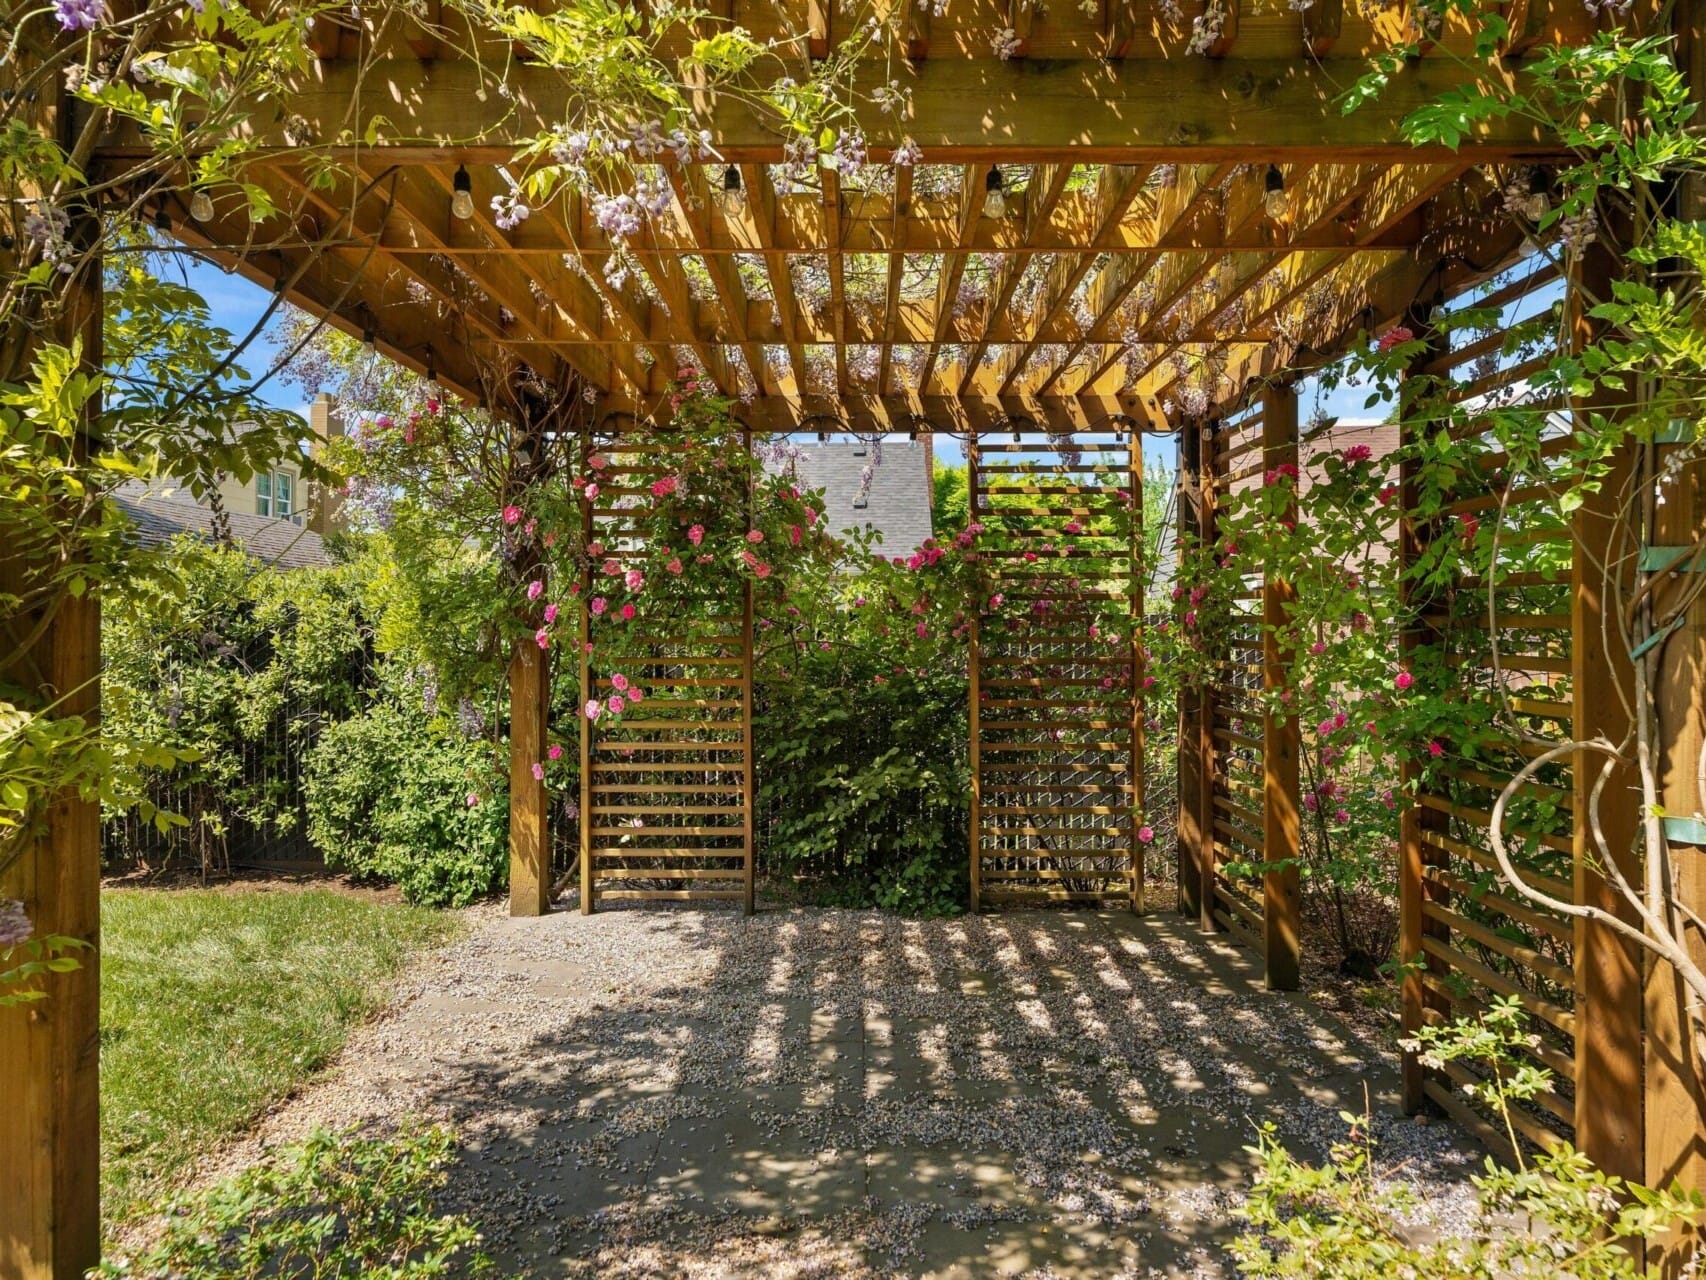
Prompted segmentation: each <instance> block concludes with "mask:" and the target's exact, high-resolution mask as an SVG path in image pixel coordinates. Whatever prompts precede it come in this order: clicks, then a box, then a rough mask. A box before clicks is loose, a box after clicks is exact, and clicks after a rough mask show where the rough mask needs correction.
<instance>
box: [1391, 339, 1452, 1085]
mask: <svg viewBox="0 0 1706 1280" xmlns="http://www.w3.org/2000/svg"><path fill="white" fill-rule="evenodd" d="M1411 319H1412V321H1413V323H1412V330H1413V331H1414V332H1415V333H1417V334H1420V335H1422V336H1423V337H1424V338H1426V339H1428V342H1427V346H1426V347H1425V348H1424V350H1423V351H1422V353H1421V354H1420V355H1419V356H1418V357H1417V359H1416V362H1415V363H1414V364H1413V365H1412V366H1411V368H1410V371H1409V377H1408V378H1407V379H1406V381H1405V383H1404V385H1403V387H1402V388H1401V393H1400V397H1399V405H1400V408H1399V419H1398V422H1399V426H1398V432H1399V444H1400V448H1401V449H1403V450H1404V460H1403V461H1402V462H1401V463H1400V464H1399V471H1398V487H1399V492H1400V495H1401V496H1400V498H1399V509H1400V510H1401V511H1404V512H1406V513H1408V512H1412V511H1415V510H1417V508H1418V506H1419V502H1420V497H1421V474H1420V468H1419V466H1418V465H1417V463H1416V462H1415V461H1413V460H1412V457H1411V453H1410V447H1411V446H1412V445H1413V444H1415V442H1416V441H1417V440H1418V439H1422V438H1424V437H1426V436H1427V435H1428V433H1429V431H1430V430H1431V429H1432V425H1433V424H1432V420H1431V419H1430V418H1429V417H1428V416H1427V412H1426V406H1425V404H1423V403H1421V402H1420V401H1421V397H1420V396H1419V394H1418V392H1417V388H1418V387H1421V386H1424V385H1425V384H1423V383H1420V382H1417V381H1415V379H1417V378H1420V377H1425V376H1426V375H1427V373H1428V370H1429V367H1430V365H1431V364H1432V362H1433V361H1434V360H1435V359H1437V358H1438V357H1439V356H1441V355H1443V354H1444V353H1445V352H1446V350H1447V349H1448V347H1449V343H1448V341H1447V340H1446V338H1445V337H1444V336H1443V335H1442V334H1440V333H1439V331H1438V330H1437V329H1434V328H1433V327H1432V326H1431V325H1429V324H1427V323H1426V321H1425V319H1424V318H1421V317H1412V318H1411ZM1433 534H1434V528H1433V525H1432V523H1431V522H1428V521H1423V520H1417V519H1415V518H1413V517H1411V516H1410V515H1408V514H1406V515H1405V516H1403V517H1402V518H1401V519H1400V520H1399V523H1398V531H1397V540H1398V548H1397V550H1398V564H1399V572H1398V591H1399V604H1400V612H1401V614H1402V616H1403V617H1405V618H1406V619H1408V621H1407V622H1406V625H1405V627H1404V630H1403V632H1402V633H1401V634H1400V635H1399V637H1398V655H1399V661H1400V663H1401V664H1402V665H1403V666H1404V667H1405V668H1406V669H1408V668H1409V667H1410V665H1411V661H1412V659H1413V658H1414V656H1415V654H1416V653H1417V651H1418V650H1425V649H1431V648H1432V647H1434V646H1437V645H1438V644H1439V643H1440V640H1441V637H1440V634H1439V631H1438V630H1437V629H1436V628H1435V627H1433V626H1432V625H1431V624H1429V623H1428V622H1426V621H1425V618H1426V617H1427V615H1428V613H1429V612H1430V611H1429V609H1428V608H1427V603H1428V600H1427V597H1426V594H1425V593H1424V591H1423V589H1422V588H1421V587H1420V586H1419V585H1418V583H1417V581H1416V579H1415V577H1414V576H1413V575H1414V574H1415V572H1416V569H1417V566H1418V565H1420V564H1421V563H1422V560H1423V558H1424V557H1425V556H1426V554H1427V550H1428V543H1429V541H1430V540H1431V539H1432V537H1433ZM1421 783H1422V768H1421V764H1420V762H1419V761H1418V760H1417V759H1416V758H1415V757H1414V756H1411V755H1408V754H1406V755H1405V756H1403V757H1402V758H1401V759H1400V760H1399V762H1398V790H1399V794H1400V795H1401V796H1403V797H1404V799H1405V804H1404V810H1403V812H1402V814H1401V815H1400V817H1399V822H1398V958H1399V961H1400V962H1401V963H1402V964H1404V965H1405V966H1406V967H1405V969H1404V970H1403V974H1404V977H1403V983H1402V987H1401V990H1400V993H1399V1023H1400V1027H1401V1029H1402V1031H1403V1034H1404V1036H1405V1038H1406V1039H1408V1038H1410V1037H1412V1036H1414V1035H1415V1034H1416V1033H1417V1032H1418V1031H1420V1030H1421V1029H1422V1028H1423V1027H1424V1026H1427V1025H1428V1022H1429V1020H1430V1019H1431V1018H1433V1017H1435V1016H1439V1017H1448V1016H1449V1015H1450V1005H1449V1004H1448V1003H1447V1001H1446V1000H1445V999H1444V997H1442V996H1441V995H1440V994H1439V993H1438V992H1437V991H1435V990H1434V989H1433V988H1432V987H1431V986H1430V985H1429V983H1428V981H1427V979H1428V976H1429V975H1430V974H1431V975H1439V976H1441V977H1443V974H1444V966H1443V965H1442V964H1441V963H1440V961H1439V960H1438V959H1437V958H1436V957H1434V956H1430V955H1427V954H1425V953H1424V951H1423V949H1422V946H1423V939H1424V938H1426V937H1428V936H1430V935H1432V936H1435V937H1440V938H1445V939H1449V936H1450V935H1449V931H1448V930H1446V929H1445V928H1444V926H1442V925H1440V924H1439V923H1438V922H1437V921H1435V920H1430V919H1429V918H1428V916H1427V914H1426V913H1425V911H1424V910H1423V906H1424V904H1425V903H1426V902H1428V901H1429V899H1430V896H1431V897H1433V898H1436V899H1438V900H1440V901H1444V900H1445V893H1446V891H1445V890H1444V889H1443V888H1441V887H1440V886H1439V884H1438V882H1437V881H1435V880H1433V879H1432V878H1430V877H1429V875H1428V871H1429V868H1431V867H1439V866H1444V865H1445V862H1446V857H1445V855H1444V854H1443V853H1442V852H1441V850H1440V847H1439V846H1438V845H1437V844H1435V843H1433V842H1432V840H1431V839H1430V837H1432V836H1437V835H1438V834H1440V833H1441V831H1442V828H1443V827H1444V825H1445V819H1444V815H1443V814H1441V813H1440V812H1439V811H1438V810H1435V809H1429V808H1426V807H1424V806H1423V805H1421V804H1419V803H1417V800H1416V797H1417V795H1418V793H1419V792H1420V790H1421ZM1427 1079H1428V1071H1427V1068H1425V1067H1423V1066H1422V1064H1421V1060H1420V1058H1419V1056H1418V1055H1417V1054H1416V1053H1412V1052H1409V1051H1406V1052H1405V1053H1404V1057H1403V1104H1404V1113H1405V1114H1406V1115H1415V1114H1417V1113H1418V1112H1420V1111H1422V1110H1423V1109H1424V1108H1425V1107H1426V1106H1427V1090H1426V1087H1425V1086H1426V1083H1427Z"/></svg>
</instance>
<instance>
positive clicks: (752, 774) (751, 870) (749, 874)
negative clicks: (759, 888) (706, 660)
mask: <svg viewBox="0 0 1706 1280" xmlns="http://www.w3.org/2000/svg"><path fill="white" fill-rule="evenodd" d="M740 441H741V450H742V456H743V457H744V458H746V459H751V457H752V432H751V430H749V429H746V428H743V429H742V430H741V433H740ZM752 518H753V494H752V480H751V478H750V476H749V478H748V480H747V490H746V527H747V528H749V529H750V528H752V527H753V523H752ZM740 677H741V685H740V730H741V733H740V740H741V744H742V750H741V759H743V760H745V761H746V764H745V767H744V768H743V769H742V770H741V798H740V803H741V809H742V811H743V813H742V819H741V821H742V824H743V830H744V832H745V846H746V859H745V866H746V875H745V878H744V880H743V882H742V888H743V889H745V891H746V897H745V898H744V899H743V906H744V908H745V911H746V914H747V915H751V914H752V913H753V909H754V905H755V904H754V897H755V878H756V876H757V873H758V867H757V863H758V851H757V850H756V849H755V848H754V847H753V843H752V811H753V808H754V807H755V806H756V804H757V794H758V792H757V780H758V768H757V765H756V763H755V762H754V760H753V758H752V755H753V747H754V743H753V737H752V583H751V581H750V580H748V581H747V583H746V586H745V589H744V591H743V593H742V596H741V626H740Z"/></svg>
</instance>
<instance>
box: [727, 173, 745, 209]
mask: <svg viewBox="0 0 1706 1280" xmlns="http://www.w3.org/2000/svg"><path fill="white" fill-rule="evenodd" d="M745 203H746V192H745V191H743V190H741V185H740V170H739V169H738V168H736V167H735V166H734V165H732V164H731V165H730V166H729V167H728V168H726V169H724V170H723V211H724V212H725V213H730V214H734V213H739V212H740V207H741V205H743V204H745Z"/></svg>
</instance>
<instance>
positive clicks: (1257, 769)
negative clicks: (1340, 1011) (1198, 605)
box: [1204, 405, 1266, 951]
mask: <svg viewBox="0 0 1706 1280" xmlns="http://www.w3.org/2000/svg"><path fill="white" fill-rule="evenodd" d="M1204 449H1205V450H1206V451H1208V454H1209V456H1208V457H1207V458H1206V459H1205V472H1204V476H1205V483H1206V484H1207V485H1208V486H1209V487H1210V489H1211V498H1212V502H1213V505H1214V506H1220V505H1224V503H1225V501H1226V500H1227V499H1228V498H1230V496H1231V495H1232V494H1233V493H1236V492H1240V491H1242V490H1244V489H1246V488H1248V487H1250V486H1251V485H1252V484H1260V483H1261V477H1262V473H1263V471H1264V470H1265V468H1266V463H1265V461H1264V459H1263V452H1262V412H1261V408H1260V406H1259V405H1258V406H1257V407H1256V408H1254V409H1250V410H1246V411H1245V412H1244V413H1242V414H1241V415H1240V416H1238V417H1237V418H1236V419H1234V420H1232V421H1230V422H1226V423H1224V424H1222V426H1221V429H1220V430H1218V431H1216V432H1214V433H1213V434H1212V435H1211V436H1210V437H1209V439H1208V440H1207V441H1206V442H1205V444H1204ZM1263 585H1264V580H1263V573H1262V566H1261V565H1260V564H1257V563H1255V562H1254V561H1252V562H1251V564H1250V572H1249V573H1247V574H1245V575H1244V576H1243V577H1242V578H1241V579H1240V586H1239V589H1238V590H1237V592H1236V593H1235V594H1234V595H1233V597H1232V599H1231V600H1229V601H1226V602H1225V608H1226V609H1227V610H1228V612H1229V614H1230V618H1229V619H1228V626H1227V628H1226V637H1227V639H1226V644H1225V647H1224V648H1223V649H1222V651H1221V652H1220V653H1219V654H1218V655H1217V656H1216V660H1215V674H1216V677H1217V678H1216V680H1215V684H1214V688H1213V691H1212V693H1211V695H1210V713H1211V716H1212V719H1211V721H1210V726H1209V738H1210V742H1211V743H1212V747H1213V770H1212V777H1213V799H1212V806H1213V807H1212V813H1211V817H1210V831H1211V833H1212V835H1213V882H1212V885H1211V893H1212V904H1213V905H1212V911H1213V914H1214V919H1215V921H1216V923H1218V924H1219V925H1220V927H1221V928H1223V929H1226V930H1228V931H1229V932H1231V933H1233V934H1234V935H1236V936H1238V937H1239V938H1241V939H1242V940H1243V941H1244V942H1246V943H1248V944H1249V945H1250V946H1251V947H1254V948H1255V949H1256V950H1258V951H1259V950H1261V949H1262V936H1263V931H1264V924H1263V918H1262V913H1263V910H1264V903H1263V897H1262V874H1261V871H1260V870H1259V868H1260V866H1261V864H1262V862H1263V860H1264V854H1263V826H1264V824H1265V818H1264V816H1263V805H1264V784H1263V768H1262V763H1263V762H1262V752H1263V717H1262V704H1261V692H1262V592H1263Z"/></svg>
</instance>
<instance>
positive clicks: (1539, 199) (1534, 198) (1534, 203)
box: [1522, 190, 1552, 222]
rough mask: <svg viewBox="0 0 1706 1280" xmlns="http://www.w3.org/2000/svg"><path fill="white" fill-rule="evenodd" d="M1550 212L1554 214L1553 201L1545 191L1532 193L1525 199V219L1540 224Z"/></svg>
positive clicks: (1523, 204) (1523, 206) (1523, 209)
mask: <svg viewBox="0 0 1706 1280" xmlns="http://www.w3.org/2000/svg"><path fill="white" fill-rule="evenodd" d="M1550 212H1552V200H1551V197H1549V196H1548V195H1547V194H1546V193H1545V192H1544V191H1540V190H1535V191H1530V192H1529V193H1528V195H1527V196H1526V197H1525V198H1524V199H1523V202H1522V213H1523V217H1525V218H1527V219H1528V220H1529V221H1530V222H1539V221H1540V220H1541V219H1542V218H1544V217H1545V216H1546V215H1547V214H1548V213H1550Z"/></svg>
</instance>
